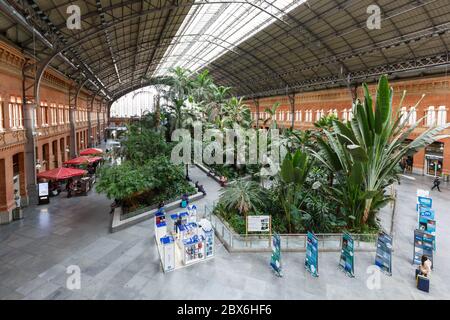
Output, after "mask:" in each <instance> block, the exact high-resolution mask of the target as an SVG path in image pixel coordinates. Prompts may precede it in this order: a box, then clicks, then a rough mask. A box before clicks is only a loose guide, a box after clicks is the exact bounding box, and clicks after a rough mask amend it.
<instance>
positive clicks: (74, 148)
mask: <svg viewBox="0 0 450 320" xmlns="http://www.w3.org/2000/svg"><path fill="white" fill-rule="evenodd" d="M69 122H70V147H69V149H70V151H69V152H70V158H75V157H76V154H77V146H76V143H77V141H76V132H75V107H74V106H69Z"/></svg>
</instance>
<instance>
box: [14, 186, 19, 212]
mask: <svg viewBox="0 0 450 320" xmlns="http://www.w3.org/2000/svg"><path fill="white" fill-rule="evenodd" d="M14 201H15V202H16V208H18V209H20V194H19V190H17V189H16V190H14Z"/></svg>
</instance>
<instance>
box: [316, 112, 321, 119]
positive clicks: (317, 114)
mask: <svg viewBox="0 0 450 320" xmlns="http://www.w3.org/2000/svg"><path fill="white" fill-rule="evenodd" d="M321 117H322V115H321V114H320V110H316V121H319V120H320V118H321Z"/></svg>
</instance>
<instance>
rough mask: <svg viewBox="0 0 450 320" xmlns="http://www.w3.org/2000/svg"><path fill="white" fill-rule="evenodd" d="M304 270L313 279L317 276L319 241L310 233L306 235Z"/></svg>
mask: <svg viewBox="0 0 450 320" xmlns="http://www.w3.org/2000/svg"><path fill="white" fill-rule="evenodd" d="M305 268H306V270H308V271H309V272H310V273H311V274H312V275H313V276H314V277H318V276H319V241H318V239H317V237H316V236H315V235H314V234H313V233H311V232H308V235H307V243H306V258H305Z"/></svg>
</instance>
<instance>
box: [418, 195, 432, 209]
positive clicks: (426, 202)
mask: <svg viewBox="0 0 450 320" xmlns="http://www.w3.org/2000/svg"><path fill="white" fill-rule="evenodd" d="M417 200H418V201H417V202H418V203H419V207H420V206H422V207H427V208H431V207H432V206H433V199H431V198H426V197H418V198H417Z"/></svg>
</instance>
